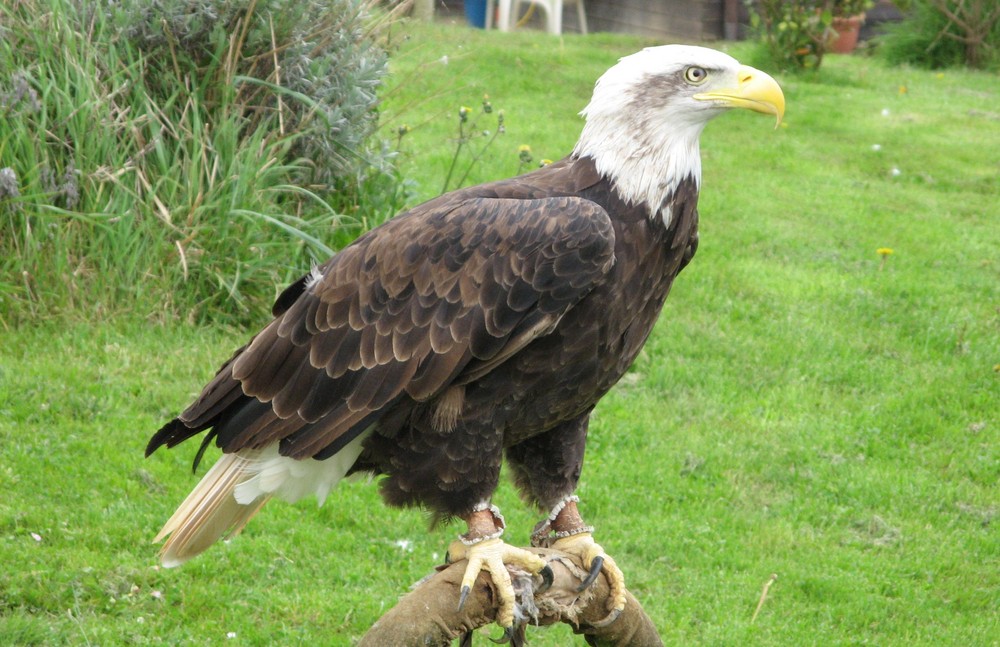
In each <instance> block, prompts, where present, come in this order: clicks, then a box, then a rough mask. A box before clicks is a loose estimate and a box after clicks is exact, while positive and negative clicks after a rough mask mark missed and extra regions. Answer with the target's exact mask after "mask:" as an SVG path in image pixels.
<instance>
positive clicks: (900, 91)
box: [899, 85, 907, 94]
mask: <svg viewBox="0 0 1000 647" xmlns="http://www.w3.org/2000/svg"><path fill="white" fill-rule="evenodd" d="M906 92H907V90H906V86H905V85H901V86H899V93H900V94H906Z"/></svg>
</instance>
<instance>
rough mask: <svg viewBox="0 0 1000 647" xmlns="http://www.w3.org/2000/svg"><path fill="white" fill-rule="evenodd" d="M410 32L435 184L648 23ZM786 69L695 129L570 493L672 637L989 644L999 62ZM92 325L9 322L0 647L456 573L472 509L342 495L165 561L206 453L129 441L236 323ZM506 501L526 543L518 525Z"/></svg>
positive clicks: (543, 130)
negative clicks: (662, 291) (636, 318)
mask: <svg viewBox="0 0 1000 647" xmlns="http://www.w3.org/2000/svg"><path fill="white" fill-rule="evenodd" d="M404 35H405V36H406V38H405V39H404V38H403V36H404ZM396 36H397V38H396V40H397V41H398V43H399V51H398V52H397V53H396V54H395V58H394V62H393V76H392V78H391V79H390V86H389V88H387V90H386V92H385V93H384V96H385V107H384V112H383V121H384V123H385V128H386V135H387V136H392V133H395V132H396V129H397V128H398V127H399V126H400V125H402V124H407V125H409V126H410V128H411V131H410V132H409V134H407V135H406V136H405V137H404V138H403V140H402V156H403V157H402V166H403V169H404V172H405V174H406V175H407V176H408V177H410V178H412V179H413V180H414V182H415V189H416V193H417V195H418V196H419V197H420V198H427V197H431V196H433V195H435V194H436V193H437V191H438V190H440V188H441V186H440V185H441V183H442V182H443V180H444V177H445V175H446V174H447V170H448V167H449V166H450V164H451V160H452V151H453V143H452V142H451V141H450V138H452V137H454V133H455V132H456V131H457V127H458V117H457V113H458V107H459V106H461V105H465V106H469V107H472V108H474V109H475V110H474V112H477V111H478V110H479V106H480V104H481V101H482V97H483V94H488V95H489V97H490V101H491V102H492V104H493V106H494V107H495V108H497V109H503V110H504V117H505V126H506V131H507V132H506V134H504V135H502V136H499V137H498V138H497V139H496V141H495V142H494V143H493V144H492V146H490V148H489V149H488V150H487V151H486V153H485V154H484V156H483V158H482V159H481V160H480V161H479V162H478V163H477V164H475V165H474V166H473V168H472V171H471V172H470V174H469V177H468V179H467V183H470V182H479V181H484V180H488V179H493V178H497V177H504V176H509V175H512V174H514V173H516V172H517V171H518V167H519V161H518V147H519V146H520V145H522V144H527V145H530V146H531V149H532V154H533V156H534V158H535V160H539V159H541V158H552V159H558V158H559V157H561V156H562V155H564V154H565V153H567V152H568V151H569V150H570V149H571V147H572V145H573V142H574V141H575V138H576V135H577V134H578V132H579V128H580V124H581V122H580V118H579V117H577V113H578V112H579V110H580V109H581V108H582V107H583V106H584V104H585V103H586V101H587V98H588V97H589V92H590V88H591V87H592V84H593V82H594V80H595V79H596V78H597V77H598V76H599V75H600V74H601V73H602V72H603V71H604V70H605V69H606V68H607V67H609V66H610V65H611V64H612V63H613V62H614V61H615V60H616V59H617V58H618V57H619V56H621V55H623V54H626V53H629V52H631V51H634V50H635V49H637V48H639V47H641V46H643V45H646V44H650V43H649V42H648V41H643V40H641V39H637V38H633V37H623V36H608V35H596V36H592V37H586V38H585V37H571V36H567V37H565V38H563V39H556V38H551V37H549V36H547V35H544V34H540V33H520V34H515V35H502V34H497V33H489V34H487V33H482V32H478V31H473V30H467V29H461V28H455V27H449V26H435V27H432V28H428V27H423V26H416V27H410V28H408V29H407V30H406V31H405V34H404V33H399V34H397V35H396ZM732 50H733V53H734V54H735V55H736V56H737V57H738V58H741V59H750V58H752V51H751V49H750V48H749V47H747V46H745V45H744V46H739V47H733V48H732ZM445 56H447V63H444V61H443V58H442V57H445ZM779 81H780V82H781V83H782V85H783V87H784V89H785V93H786V99H787V102H788V110H787V115H786V120H785V125H784V126H783V127H781V128H779V129H778V130H777V131H774V130H772V128H771V126H772V125H771V123H770V122H769V121H768V120H767V119H766V118H762V117H760V116H759V115H751V114H731V115H727V116H725V117H722V118H720V119H718V120H717V121H715V122H714V123H712V124H710V126H709V127H708V129H707V130H706V133H705V135H704V137H703V139H702V151H703V157H704V182H703V193H702V199H701V223H702V230H701V246H700V248H699V251H698V255H697V257H696V259H695V261H694V262H693V263H692V265H691V266H690V267H689V268H688V270H687V271H685V272H684V274H683V275H682V276H681V277H680V278H679V280H678V281H677V283H676V285H675V287H674V291H673V293H672V295H671V297H670V299H668V301H667V306H666V308H665V310H664V316H663V317H662V319H661V321H660V323H659V325H658V327H657V329H656V331H655V332H654V334H653V336H652V338H651V340H650V342H649V344H648V345H647V347H646V349H645V351H644V352H643V354H642V355H641V356H640V358H639V360H638V361H637V362H636V365H635V367H634V368H633V370H632V372H631V373H630V374H629V375H628V376H627V378H626V380H625V381H624V382H623V383H622V384H620V385H619V386H618V388H616V389H615V390H614V391H613V392H612V393H611V394H610V395H609V396H608V397H607V398H606V399H605V400H604V401H603V402H602V403H601V405H600V406H599V407H598V409H597V411H596V414H595V419H594V423H593V424H592V426H591V434H590V442H589V451H588V455H587V463H586V466H585V470H584V475H583V482H582V486H581V488H580V491H579V494H580V495H581V497H582V500H583V503H582V510H583V513H584V515H585V516H586V517H587V519H588V520H589V521H590V522H591V523H593V524H595V525H596V526H597V532H596V536H597V539H598V541H600V542H601V543H602V544H603V545H604V546H605V547H606V548H607V549H608V551H609V553H610V554H612V555H613V556H614V557H615V558H616V560H617V561H618V564H619V565H620V566H621V567H622V569H623V570H624V572H625V575H626V578H627V582H628V584H629V586H630V588H631V590H632V591H633V593H635V595H636V596H637V597H638V598H639V599H640V600H641V601H642V603H643V604H644V605H645V608H646V610H647V612H648V613H649V614H650V616H651V617H652V618H653V620H654V621H655V623H656V625H657V626H658V627H659V629H660V632H661V634H662V636H663V638H664V641H665V642H666V643H667V644H672V645H673V644H676V645H689V644H694V645H854V644H877V645H996V644H1000V643H998V641H1000V638H998V636H1000V529H998V521H997V515H998V511H1000V487H998V481H1000V415H998V413H1000V404H998V403H1000V206H998V205H1000V147H998V146H997V142H998V141H1000V113H998V108H997V106H998V105H1000V79H998V78H997V77H996V76H995V75H987V74H976V73H970V72H964V71H945V72H941V73H934V72H924V71H916V70H909V69H898V68H887V67H885V66H884V65H882V64H881V63H879V62H878V61H877V60H871V59H864V58H848V57H836V56H830V57H827V59H825V61H824V66H823V69H822V70H821V71H820V72H819V73H818V74H817V75H815V76H810V77H788V78H781V77H779ZM473 118H474V119H478V120H479V121H478V122H477V125H478V127H479V128H482V129H491V130H492V129H495V114H491V115H482V116H477V115H474V117H473ZM477 141H478V142H479V143H482V142H483V141H485V139H480V140H477ZM474 143H476V142H474ZM462 159H464V160H468V159H469V158H462ZM460 161H461V160H460ZM878 248H891V249H892V250H893V253H892V254H891V255H889V256H886V257H884V258H883V257H880V256H879V255H878V254H877V253H876V249H878ZM264 317H265V313H261V319H260V321H261V323H263V322H264ZM89 319H90V318H89V316H88V313H87V311H86V309H82V310H81V311H80V312H79V315H78V316H77V317H76V318H71V319H69V320H61V321H41V322H38V324H37V325H36V326H31V327H22V328H20V329H11V330H4V331H2V337H0V491H3V492H4V493H5V496H4V497H3V498H2V499H0V644H44V645H64V644H65V645H86V644H90V645H98V644H108V645H110V644H182V643H186V644H193V645H194V644H196V645H204V644H227V645H255V644H299V643H302V644H333V645H340V644H350V642H351V641H352V640H353V639H356V638H357V637H359V636H360V635H362V634H363V633H364V632H365V630H366V629H367V628H368V627H369V626H370V625H371V623H372V622H373V621H374V620H376V619H377V618H378V617H379V616H380V615H381V613H383V612H384V611H385V610H387V609H388V608H389V607H390V606H391V605H392V604H393V603H394V601H395V600H396V599H398V597H399V596H400V595H402V594H403V593H404V592H405V591H406V590H407V587H408V586H409V585H410V584H411V583H413V582H415V581H416V580H417V579H419V578H420V577H422V576H423V575H425V574H426V573H428V572H430V570H431V569H432V568H433V566H434V565H435V564H436V563H439V562H440V561H441V560H442V558H443V555H444V551H445V549H446V547H447V544H448V543H449V542H450V541H451V539H452V538H453V537H454V535H455V533H456V532H458V531H459V528H458V527H457V526H452V527H447V528H441V529H438V530H435V531H433V532H428V531H427V528H426V519H425V516H424V515H423V514H421V513H420V512H417V511H397V510H389V509H387V508H385V507H384V506H382V505H381V503H380V501H379V499H378V496H377V493H376V491H375V488H374V487H372V486H370V485H366V484H361V483H352V484H347V485H345V486H342V487H341V488H339V489H338V490H337V491H335V492H334V493H333V494H332V495H331V496H330V498H329V499H328V502H327V504H326V505H325V506H324V507H322V508H319V509H317V508H316V507H315V506H314V505H311V504H309V503H303V504H299V505H296V506H289V505H286V504H283V503H280V502H278V503H272V504H270V505H268V506H267V508H266V509H265V511H264V512H263V513H262V514H261V515H259V516H258V517H257V518H256V519H254V521H253V522H252V523H251V524H250V525H249V527H248V528H247V530H246V531H245V532H244V534H243V535H242V536H241V537H240V538H239V539H237V540H235V541H233V542H231V543H229V544H225V545H220V546H217V547H215V548H213V549H212V550H211V551H209V552H208V553H206V554H205V555H203V556H201V557H200V558H198V559H196V560H194V561H193V562H191V563H189V564H187V565H185V566H183V567H181V568H179V569H172V570H164V569H160V568H158V567H157V566H156V547H155V546H153V545H151V544H150V540H151V539H152V537H153V535H154V534H155V533H156V531H157V530H158V529H159V527H160V525H161V524H162V522H163V521H165V520H166V518H167V517H168V516H169V514H170V513H171V512H172V511H173V509H174V507H175V506H176V504H177V503H179V502H180V500H181V499H182V498H183V496H184V495H185V494H186V493H187V492H188V491H189V490H190V488H191V487H193V485H194V484H195V483H196V477H194V476H192V475H191V473H190V460H191V458H192V457H193V455H194V451H195V446H193V445H192V446H190V447H181V448H178V449H176V450H173V451H170V452H160V453H157V454H156V455H155V456H154V457H153V458H151V459H149V460H144V459H143V458H142V451H143V448H144V446H145V443H146V440H147V439H148V437H149V435H150V434H151V433H152V432H153V431H154V430H155V429H157V428H158V427H159V425H161V424H162V423H163V422H164V421H166V420H167V419H168V418H170V417H171V416H173V415H175V414H176V413H177V412H178V411H179V410H180V409H181V408H183V407H184V406H185V405H187V404H188V402H189V401H190V399H191V398H192V397H193V396H194V395H195V394H196V392H197V391H198V390H199V388H200V387H201V386H202V385H203V384H204V382H205V381H207V380H208V379H209V378H210V376H211V375H212V373H213V370H214V369H215V368H216V367H217V365H218V364H220V363H221V362H222V361H223V360H225V359H226V358H228V356H229V354H230V352H231V351H232V350H233V349H234V348H235V347H237V346H238V345H240V344H242V343H243V342H244V341H245V339H246V338H247V337H248V335H249V334H250V333H251V332H252V331H250V330H242V329H240V330H237V329H231V328H222V327H215V328H194V327H192V326H190V325H185V324H183V323H181V322H178V323H176V324H166V325H157V326H153V325H151V324H147V323H145V321H144V320H143V313H136V314H135V316H134V317H125V318H121V319H116V320H112V321H103V320H101V321H98V320H89ZM496 501H497V503H498V504H499V505H500V506H501V508H503V510H504V512H505V514H506V515H507V520H508V528H509V530H508V539H509V540H510V541H512V542H515V543H526V541H527V536H528V534H529V532H530V529H531V527H532V525H533V524H534V522H535V521H536V513H534V512H533V511H530V510H526V509H524V507H523V506H522V505H521V503H520V502H519V500H518V499H517V496H516V494H515V493H514V491H513V489H512V488H511V487H510V486H509V485H507V484H505V485H504V486H503V488H502V489H501V491H500V492H499V493H498V495H497V499H496ZM772 573H774V574H777V580H776V581H775V582H774V584H773V585H772V586H771V588H770V590H769V594H768V597H767V600H766V602H765V603H764V605H763V608H762V609H761V611H760V614H759V616H758V617H757V618H756V621H755V622H751V618H752V616H753V613H754V609H755V607H756V606H757V603H758V599H759V597H760V594H761V589H762V587H763V586H764V584H765V582H767V581H768V579H769V578H770V576H771V574H772ZM497 633H498V631H496V630H494V631H493V632H492V635H496V634H497ZM569 636H570V633H569V631H568V630H567V629H566V628H563V627H560V628H554V629H552V630H545V631H542V630H536V631H533V632H529V638H530V639H531V640H532V644H534V645H563V644H567V643H568V642H570V641H571V639H570V637H569ZM480 640H482V641H485V638H482V639H480Z"/></svg>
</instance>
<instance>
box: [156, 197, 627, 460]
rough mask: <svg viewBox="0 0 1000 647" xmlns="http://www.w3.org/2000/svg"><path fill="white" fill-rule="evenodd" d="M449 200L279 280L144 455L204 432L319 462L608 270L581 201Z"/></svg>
mask: <svg viewBox="0 0 1000 647" xmlns="http://www.w3.org/2000/svg"><path fill="white" fill-rule="evenodd" d="M449 198H450V199H439V200H437V201H434V202H431V203H428V204H427V205H424V206H423V207H421V208H418V210H414V211H411V212H409V213H407V214H403V215H401V216H399V217H397V218H396V219H394V220H392V221H389V222H388V223H386V225H383V226H382V227H380V228H378V229H375V230H373V231H371V232H369V233H368V234H366V235H365V236H363V237H361V238H360V239H359V240H358V241H356V243H355V244H354V245H352V246H350V247H348V248H347V249H345V250H344V251H343V252H341V253H339V254H338V255H337V256H335V257H334V258H332V259H331V260H330V261H328V262H327V263H326V264H325V265H324V266H322V267H321V268H319V272H320V273H321V274H322V278H320V279H319V280H318V281H316V282H315V283H314V284H313V285H311V286H310V282H309V281H307V279H305V278H304V279H303V280H300V281H298V282H297V283H295V284H293V286H291V287H290V288H289V289H288V290H286V291H285V292H284V293H283V294H282V296H281V297H279V300H278V302H277V303H276V304H275V309H274V311H275V313H276V319H275V320H274V321H272V322H271V323H270V324H269V325H268V326H267V327H266V328H265V329H264V330H263V331H261V333H260V334H258V335H257V336H256V337H255V338H254V339H253V341H252V342H251V343H250V344H249V345H248V346H247V347H245V348H244V349H241V351H240V352H239V353H237V355H236V356H234V358H233V359H231V360H230V361H229V362H227V363H226V364H225V365H224V366H223V367H222V369H221V370H220V372H219V373H218V374H217V376H216V377H215V379H214V380H213V381H212V382H211V383H210V384H209V386H208V387H206V389H205V391H204V392H203V393H202V395H201V397H200V398H199V399H198V400H197V401H196V402H195V403H194V404H193V405H192V406H191V407H189V408H188V409H187V410H186V411H185V412H184V413H183V414H182V415H181V416H179V418H178V419H177V420H174V421H171V423H168V425H166V426H165V427H164V428H163V429H161V430H160V431H159V432H157V434H156V435H155V436H154V437H153V439H152V440H151V441H150V444H149V447H148V450H147V452H152V451H153V450H155V449H156V448H157V447H158V446H160V445H163V444H166V445H168V446H173V445H175V444H177V443H178V442H181V441H182V440H184V439H186V438H188V437H190V436H192V435H194V434H196V433H198V432H199V431H202V430H204V429H206V428H208V427H214V429H213V430H212V432H211V433H210V435H209V438H207V439H206V442H208V441H209V440H210V439H211V438H212V436H213V435H214V436H217V441H216V442H217V444H219V445H220V446H221V447H222V448H223V449H224V450H225V451H226V452H233V451H237V450H239V449H241V448H245V447H262V446H264V445H267V444H270V443H273V442H276V441H279V440H280V441H281V453H282V454H284V455H290V456H294V457H296V458H305V457H308V456H318V457H323V456H327V455H330V454H331V453H332V452H331V450H335V449H336V448H337V447H339V446H342V445H343V444H344V443H345V442H346V441H347V440H349V438H348V437H353V436H354V435H356V433H359V432H360V431H361V430H363V429H364V428H365V427H367V426H368V425H370V424H371V423H372V422H374V421H375V420H377V419H378V418H379V416H380V415H382V413H384V412H385V411H386V410H387V409H388V408H389V407H390V406H391V405H392V404H393V403H395V402H398V401H399V400H400V399H401V398H409V399H411V400H415V401H424V400H427V399H429V398H432V397H434V396H436V395H437V394H440V393H441V392H443V390H444V389H445V388H447V386H448V385H449V384H451V383H452V382H454V381H456V380H459V381H461V379H462V378H461V375H462V373H463V371H464V370H466V367H469V368H470V369H474V370H471V371H470V376H471V375H481V374H482V373H483V371H484V370H488V366H491V365H494V364H495V361H500V360H501V359H503V358H506V357H509V356H510V355H512V354H513V353H514V352H516V350H517V349H518V348H520V347H523V346H524V345H525V344H527V343H530V341H531V340H532V339H533V338H534V337H536V336H537V335H538V334H540V333H542V332H544V331H545V330H547V329H549V328H551V326H554V325H555V324H556V323H557V322H558V319H559V317H561V316H562V315H563V314H564V313H565V312H566V310H567V309H568V308H570V307H572V305H573V304H575V303H576V302H578V301H579V299H580V298H582V297H583V296H584V295H585V294H586V293H587V292H589V290H590V289H591V288H592V287H593V285H594V283H595V281H598V280H600V278H601V276H603V274H604V273H605V272H606V271H607V269H608V268H609V267H610V264H611V263H612V262H613V256H612V250H613V248H614V234H613V231H612V228H611V224H610V221H609V220H608V217H607V214H606V213H605V212H604V211H603V209H601V208H600V207H598V206H597V205H595V204H593V203H590V202H588V201H585V200H582V199H579V198H571V197H562V198H550V199H546V200H503V199H490V198H479V197H470V196H469V195H468V194H467V193H466V194H457V195H456V194H453V195H452V196H449ZM470 362H471V363H472V364H473V366H471V367H470V366H469V365H470ZM484 367H487V368H484Z"/></svg>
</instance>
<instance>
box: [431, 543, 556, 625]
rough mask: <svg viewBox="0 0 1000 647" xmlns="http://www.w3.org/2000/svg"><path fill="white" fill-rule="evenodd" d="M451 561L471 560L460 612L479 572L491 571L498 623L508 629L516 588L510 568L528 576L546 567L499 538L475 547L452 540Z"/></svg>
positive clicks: (466, 572)
mask: <svg viewBox="0 0 1000 647" xmlns="http://www.w3.org/2000/svg"><path fill="white" fill-rule="evenodd" d="M448 559H449V561H450V562H457V561H461V560H463V559H467V560H469V563H468V565H467V566H466V567H465V575H464V576H463V577H462V593H461V596H460V597H459V602H458V608H459V610H461V608H462V607H463V606H464V605H465V601H466V599H467V598H468V596H469V592H470V591H471V590H472V587H473V585H474V584H475V583H476V578H478V577H479V572H480V571H483V570H485V571H489V573H490V578H491V579H492V580H493V584H494V587H495V588H496V591H497V598H498V600H497V601H498V609H497V624H499V625H500V626H501V627H505V628H506V627H511V626H513V624H514V585H513V584H512V583H511V579H510V573H509V572H508V571H507V565H508V564H509V565H511V566H516V567H518V568H522V569H524V570H525V571H528V572H529V573H539V572H541V571H542V570H543V569H544V568H546V566H547V564H546V563H545V560H544V559H542V558H541V557H539V556H538V555H536V554H535V553H533V552H531V551H529V550H524V549H523V548H517V547H515V546H511V545H509V544H505V543H504V542H503V541H502V540H500V539H499V538H496V539H486V540H483V541H480V542H477V543H475V544H472V545H466V544H465V543H463V542H462V541H453V542H452V543H451V545H450V546H449V547H448Z"/></svg>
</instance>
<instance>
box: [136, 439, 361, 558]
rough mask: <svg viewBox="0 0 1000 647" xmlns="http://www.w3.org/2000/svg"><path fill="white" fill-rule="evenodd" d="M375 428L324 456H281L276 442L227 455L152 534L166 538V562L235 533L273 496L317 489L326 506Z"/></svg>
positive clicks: (294, 496) (298, 495)
mask: <svg viewBox="0 0 1000 647" xmlns="http://www.w3.org/2000/svg"><path fill="white" fill-rule="evenodd" d="M370 433H371V428H369V429H366V430H365V431H364V432H362V433H361V434H360V435H359V436H358V437H357V438H355V439H354V440H353V441H351V442H350V443H348V444H347V445H346V446H345V447H344V448H343V449H341V450H340V451H339V452H337V453H336V454H334V455H333V456H332V457H330V458H328V459H326V460H323V461H317V460H313V459H311V458H308V459H305V460H301V461H300V460H295V459H294V458H289V457H287V456H281V455H280V454H279V453H278V446H277V444H274V445H272V446H270V447H266V448H264V449H253V450H241V451H239V452H236V453H235V454H223V456H222V457H221V458H220V459H219V460H218V462H216V463H215V465H213V466H212V469H210V470H208V473H207V474H205V477H204V478H202V479H201V481H200V482H199V483H198V485H197V486H196V487H195V488H194V490H192V492H191V494H189V495H188V496H187V498H186V499H184V502H183V503H181V505H180V507H178V508H177V511H176V512H174V514H173V516H172V517H170V519H169V520H168V521H167V523H166V524H164V526H163V529H162V530H160V532H159V534H157V535H156V538H155V539H153V541H154V542H158V541H161V540H163V539H164V538H165V539H166V542H165V543H164V544H163V548H162V549H161V550H160V561H161V563H162V564H163V565H164V566H166V567H168V568H170V567H173V566H179V565H180V564H183V563H184V562H186V561H187V560H189V559H191V558H192V557H194V556H195V555H198V554H199V553H201V552H203V551H204V550H206V549H207V548H208V547H209V546H211V545H212V544H214V543H215V542H217V541H218V540H219V539H222V538H226V539H229V538H230V537H234V536H236V535H237V534H239V532H240V531H241V530H243V527H244V526H246V525H247V522H248V521H250V519H251V518H252V517H253V516H254V515H255V514H257V511H258V510H260V509H261V508H262V507H263V506H264V504H265V503H267V501H268V500H269V499H270V498H271V496H273V495H277V496H279V497H281V498H282V499H285V500H286V501H289V502H293V503H294V502H295V501H298V500H299V499H301V498H302V497H305V496H308V495H310V494H315V495H316V498H317V499H318V500H319V504H320V505H323V501H324V500H325V499H326V496H327V494H329V493H330V490H332V489H333V488H334V486H336V485H337V483H338V482H339V481H340V480H341V479H342V478H344V475H345V474H346V473H347V471H348V470H349V469H350V468H351V466H352V465H354V462H355V461H356V460H357V459H358V456H359V455H360V454H361V445H362V443H363V442H364V440H365V439H366V438H367V437H368V435H369V434H370Z"/></svg>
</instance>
